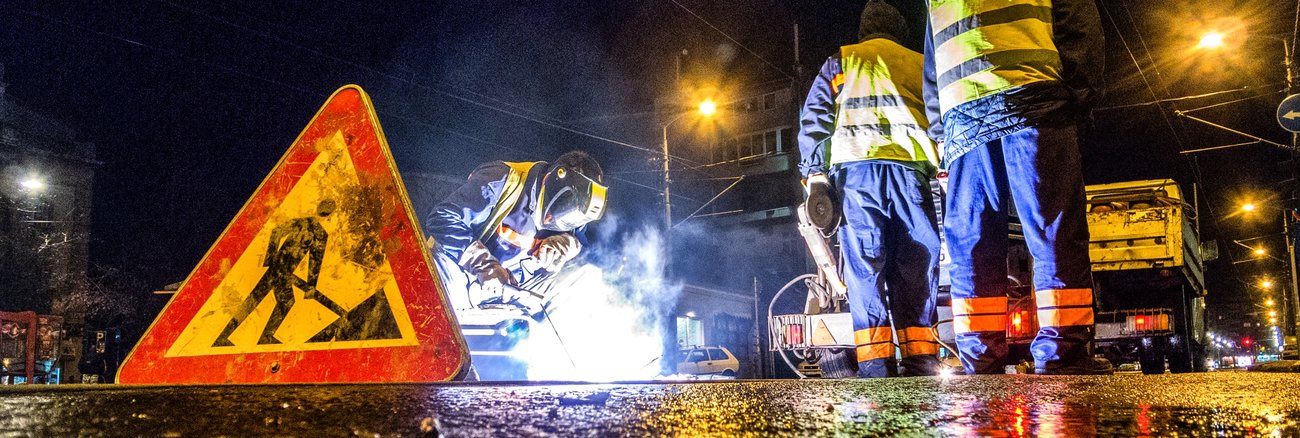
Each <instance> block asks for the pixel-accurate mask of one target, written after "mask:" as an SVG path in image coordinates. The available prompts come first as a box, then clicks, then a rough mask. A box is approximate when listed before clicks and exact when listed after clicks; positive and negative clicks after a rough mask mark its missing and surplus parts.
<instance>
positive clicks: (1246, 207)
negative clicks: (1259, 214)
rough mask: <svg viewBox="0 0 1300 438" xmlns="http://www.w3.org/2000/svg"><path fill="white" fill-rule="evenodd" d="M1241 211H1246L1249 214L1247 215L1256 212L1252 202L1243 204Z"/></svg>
mask: <svg viewBox="0 0 1300 438" xmlns="http://www.w3.org/2000/svg"><path fill="white" fill-rule="evenodd" d="M1241 211H1244V212H1247V213H1250V212H1252V211H1255V204H1253V203H1250V202H1247V203H1245V204H1242V205H1241Z"/></svg>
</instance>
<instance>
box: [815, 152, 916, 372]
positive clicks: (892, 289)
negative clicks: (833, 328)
mask: <svg viewBox="0 0 1300 438" xmlns="http://www.w3.org/2000/svg"><path fill="white" fill-rule="evenodd" d="M836 183H837V186H838V187H837V188H838V192H839V193H840V194H841V196H842V200H843V204H842V205H843V210H844V224H843V226H842V227H841V229H840V246H841V253H842V258H843V262H844V266H845V270H844V277H845V278H844V281H845V283H846V284H847V285H848V299H849V312H850V313H852V316H853V329H854V338H855V341H856V344H857V346H858V348H857V355H858V375H859V376H860V377H885V376H889V375H892V374H894V373H893V372H891V371H892V370H891V369H890V368H892V367H890V364H891V363H893V359H894V342H893V340H892V339H893V338H894V335H895V330H891V326H890V319H889V318H890V315H891V314H892V315H893V329H896V332H897V338H898V342H899V348H900V349H901V351H902V363H901V364H902V367H903V373H904V375H933V374H935V372H936V371H937V369H938V359H937V358H936V356H935V353H936V352H937V349H938V347H937V344H936V343H935V342H934V338H933V336H932V335H931V334H930V333H931V332H930V326H931V325H932V324H934V322H935V318H936V314H935V293H936V287H937V286H938V273H939V268H938V266H939V230H938V224H937V223H936V220H935V211H934V209H935V208H934V207H935V205H934V197H933V196H934V195H933V194H932V193H931V192H930V184H929V179H928V178H927V177H926V176H925V175H924V174H922V173H921V172H918V171H916V170H914V169H912V168H911V167H908V166H906V165H903V164H900V163H896V162H890V161H880V160H869V161H859V162H852V163H847V164H844V165H841V166H840V168H839V169H838V171H837V172H836ZM886 300H888V301H886ZM887 304H888V305H887Z"/></svg>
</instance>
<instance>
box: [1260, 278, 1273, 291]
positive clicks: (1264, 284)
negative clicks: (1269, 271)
mask: <svg viewBox="0 0 1300 438" xmlns="http://www.w3.org/2000/svg"><path fill="white" fill-rule="evenodd" d="M1259 287H1262V288H1264V289H1268V288H1271V287H1273V280H1269V279H1267V278H1265V279H1263V280H1260V281H1259Z"/></svg>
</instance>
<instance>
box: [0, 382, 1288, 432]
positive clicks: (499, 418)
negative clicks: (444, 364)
mask: <svg viewBox="0 0 1300 438" xmlns="http://www.w3.org/2000/svg"><path fill="white" fill-rule="evenodd" d="M14 433H17V434H18V435H19V436H21V435H26V434H32V435H59V436H62V435H89V436H95V435H109V436H118V435H131V436H135V435H150V436H157V435H172V436H177V435H179V436H189V435H205V436H206V435H233V436H248V435H296V436H340V435H352V436H356V435H365V436H391V435H401V436H413V435H414V436H420V435H425V436H432V435H435V434H438V433H441V434H443V435H447V436H503V435H504V436H516V435H524V436H536V435H562V436H574V435H578V436H590V435H600V436H609V435H656V436H658V435H725V436H735V435H787V436H788V435H908V436H916V435H937V436H1011V437H1018V436H1092V435H1121V436H1143V435H1151V436H1166V435H1190V436H1205V435H1229V436H1237V435H1263V436H1296V435H1300V379H1297V378H1296V376H1295V375H1294V374H1263V373H1237V372H1228V373H1225V372H1220V373H1209V374H1184V375H1164V376H1142V375H1119V376H1106V377H1036V376H979V377H953V378H950V379H948V380H942V379H940V378H904V379H883V380H820V381H807V380H805V381H795V380H781V381H778V380H767V381H734V382H707V383H703V382H701V383H629V384H526V385H524V384H520V385H490V384H436V385H294V386H275V387H272V386H185V387H162V386H111V385H99V386H60V387H5V388H3V389H0V435H6V436H7V435H9V434H14Z"/></svg>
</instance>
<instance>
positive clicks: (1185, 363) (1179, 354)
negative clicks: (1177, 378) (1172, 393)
mask: <svg viewBox="0 0 1300 438" xmlns="http://www.w3.org/2000/svg"><path fill="white" fill-rule="evenodd" d="M1193 368H1194V367H1193V366H1192V353H1191V352H1190V351H1187V350H1185V349H1177V350H1170V351H1169V372H1170V373H1173V374H1182V373H1190V372H1192V371H1193Z"/></svg>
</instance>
